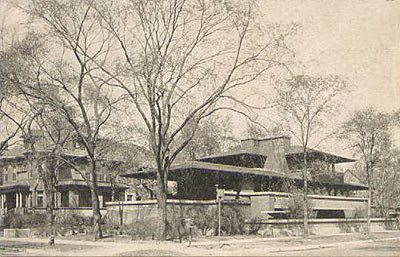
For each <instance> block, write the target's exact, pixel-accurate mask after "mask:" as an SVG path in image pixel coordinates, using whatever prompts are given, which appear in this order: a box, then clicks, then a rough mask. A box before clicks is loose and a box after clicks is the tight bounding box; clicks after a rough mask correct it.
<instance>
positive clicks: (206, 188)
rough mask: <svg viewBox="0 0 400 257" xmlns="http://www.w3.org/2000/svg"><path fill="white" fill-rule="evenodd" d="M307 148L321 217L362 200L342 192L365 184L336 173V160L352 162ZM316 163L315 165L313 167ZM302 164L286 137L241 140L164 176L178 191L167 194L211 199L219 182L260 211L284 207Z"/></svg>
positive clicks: (146, 173) (144, 175) (149, 174)
mask: <svg viewBox="0 0 400 257" xmlns="http://www.w3.org/2000/svg"><path fill="white" fill-rule="evenodd" d="M307 152H308V154H307V156H308V157H307V160H308V170H309V172H310V174H313V175H310V179H309V187H310V194H311V195H312V194H313V192H314V194H315V192H325V193H324V194H323V195H318V196H311V198H312V199H314V200H313V202H315V204H316V206H314V210H316V211H319V213H320V216H321V217H335V216H344V213H345V212H346V213H348V212H349V211H355V209H356V208H359V207H360V206H362V205H363V204H364V203H365V201H364V200H365V199H362V200H359V199H352V198H347V199H346V197H345V196H348V195H350V193H351V192H352V191H354V190H366V189H367V187H366V186H365V185H363V184H361V183H359V182H358V181H354V180H352V181H345V180H344V179H345V178H347V177H348V176H346V174H345V176H344V175H343V173H338V172H336V171H335V166H336V165H337V164H340V163H346V162H354V161H355V160H353V159H350V158H345V157H342V156H338V155H335V154H331V153H327V152H323V151H319V150H316V149H308V150H307ZM315 164H318V169H317V170H316V168H315V166H316V165H315ZM302 166H303V150H302V147H300V146H292V145H291V144H290V137H287V136H281V137H273V138H264V139H245V140H242V142H241V147H240V149H238V150H236V151H232V152H229V153H223V154H215V155H212V156H206V157H202V158H199V159H197V160H196V161H189V162H185V163H183V164H178V165H174V166H172V167H171V168H170V170H169V174H168V179H169V180H172V181H176V183H177V193H176V194H175V195H173V196H172V195H171V196H169V198H175V199H182V200H210V199H216V184H218V185H219V187H220V188H224V189H225V190H226V194H225V195H226V196H228V197H231V198H232V197H233V198H236V199H250V200H251V201H253V202H254V203H255V202H258V205H259V206H257V207H255V209H257V208H258V209H260V208H261V212H263V211H262V210H263V209H264V212H265V213H268V212H270V213H272V212H276V211H282V212H284V211H286V209H287V198H288V196H289V195H288V194H287V193H291V192H285V191H286V188H287V187H285V182H288V181H292V182H293V184H294V185H295V186H296V187H298V188H301V187H302V185H303V178H302V173H301V168H302ZM122 176H124V177H131V178H137V179H149V178H153V179H154V178H155V176H156V173H155V171H154V170H141V171H136V172H133V173H129V174H124V175H122ZM339 195H340V196H339ZM281 198H285V201H286V203H285V204H281V205H279V204H278V202H279V201H280V199H281ZM262 199H263V200H262ZM353 200H354V201H353ZM352 201H353V202H354V204H353V202H352ZM253 202H252V205H253ZM327 203H328V204H327ZM253 209H254V208H253ZM338 213H339V214H338Z"/></svg>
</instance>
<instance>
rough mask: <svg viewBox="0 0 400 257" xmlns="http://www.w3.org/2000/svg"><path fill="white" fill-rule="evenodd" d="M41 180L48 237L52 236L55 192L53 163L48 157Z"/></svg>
mask: <svg viewBox="0 0 400 257" xmlns="http://www.w3.org/2000/svg"><path fill="white" fill-rule="evenodd" d="M42 167H43V168H42V179H43V185H44V194H45V196H46V203H45V205H46V223H47V234H48V236H50V235H54V233H55V229H54V219H55V215H54V208H55V199H54V194H55V192H56V190H55V183H56V181H55V163H54V160H53V159H52V158H51V157H48V158H47V159H46V160H45V161H44V165H43V166H42Z"/></svg>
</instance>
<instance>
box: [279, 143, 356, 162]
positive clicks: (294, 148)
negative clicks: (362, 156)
mask: <svg viewBox="0 0 400 257" xmlns="http://www.w3.org/2000/svg"><path fill="white" fill-rule="evenodd" d="M307 152H308V154H309V155H310V156H312V155H324V156H326V157H327V158H328V159H331V160H332V161H334V162H335V163H343V162H355V161H356V160H355V159H351V158H347V157H343V156H339V155H336V154H332V153H328V152H325V151H321V150H318V149H313V148H307ZM285 154H286V156H292V157H293V156H296V155H297V156H302V155H303V147H302V146H300V145H291V146H290V148H289V151H288V152H286V153H285Z"/></svg>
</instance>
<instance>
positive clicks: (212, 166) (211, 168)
mask: <svg viewBox="0 0 400 257" xmlns="http://www.w3.org/2000/svg"><path fill="white" fill-rule="evenodd" d="M189 169H190V170H194V171H199V172H222V173H225V174H230V175H236V174H241V175H252V176H261V177H275V178H288V179H294V180H296V181H302V179H301V178H298V177H296V176H295V175H293V174H285V173H281V172H277V171H272V170H267V169H262V168H248V167H240V166H232V165H224V164H218V163H211V162H199V161H189V162H186V163H182V164H178V165H174V166H171V168H170V169H169V175H170V176H171V178H173V177H174V176H175V175H177V173H179V172H182V171H184V170H189ZM121 176H122V177H133V178H155V177H156V171H155V170H154V169H147V170H141V171H137V172H133V173H128V174H122V175H121ZM311 182H312V181H311ZM321 183H322V184H330V185H336V186H341V187H352V188H353V189H354V190H356V189H361V190H362V189H367V188H368V187H367V186H365V185H363V184H359V183H337V182H329V181H324V182H321Z"/></svg>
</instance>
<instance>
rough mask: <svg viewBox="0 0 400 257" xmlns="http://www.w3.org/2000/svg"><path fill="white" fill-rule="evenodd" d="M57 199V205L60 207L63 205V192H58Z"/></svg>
mask: <svg viewBox="0 0 400 257" xmlns="http://www.w3.org/2000/svg"><path fill="white" fill-rule="evenodd" d="M56 196H57V197H56V201H55V204H56V207H57V208H58V207H61V192H56Z"/></svg>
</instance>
